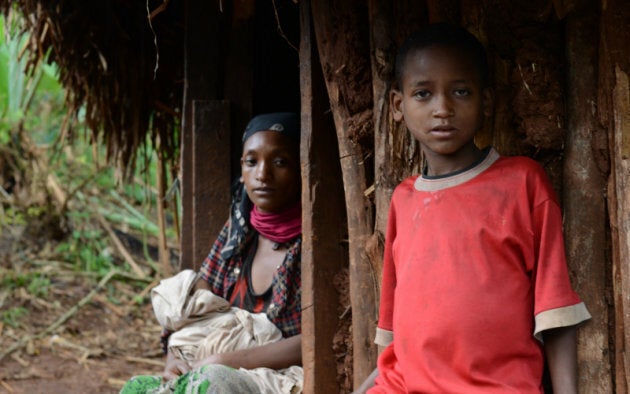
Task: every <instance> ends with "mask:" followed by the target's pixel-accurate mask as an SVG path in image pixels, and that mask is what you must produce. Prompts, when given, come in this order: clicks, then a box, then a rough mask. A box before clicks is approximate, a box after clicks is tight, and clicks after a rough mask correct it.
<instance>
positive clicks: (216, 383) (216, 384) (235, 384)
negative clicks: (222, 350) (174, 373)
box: [120, 364, 260, 394]
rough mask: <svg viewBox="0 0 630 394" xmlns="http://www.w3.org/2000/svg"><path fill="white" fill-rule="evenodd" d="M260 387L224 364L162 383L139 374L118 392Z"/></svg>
mask: <svg viewBox="0 0 630 394" xmlns="http://www.w3.org/2000/svg"><path fill="white" fill-rule="evenodd" d="M259 391H260V389H259V388H258V385H257V384H256V383H255V382H254V380H253V379H252V378H251V377H249V376H248V375H247V374H245V373H243V372H241V371H239V370H238V369H233V368H230V367H226V366H224V365H217V364H213V365H204V366H203V367H200V368H198V369H195V370H193V371H190V372H188V373H186V374H184V375H181V376H180V377H178V378H177V379H173V380H171V381H168V382H163V381H162V377H161V376H147V375H140V376H134V377H133V378H131V379H130V380H129V381H128V382H127V383H126V384H125V386H124V387H123V388H122V389H121V390H120V394H166V393H169V394H171V393H174V394H206V393H207V394H247V393H258V392H259Z"/></svg>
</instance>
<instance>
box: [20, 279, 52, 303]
mask: <svg viewBox="0 0 630 394" xmlns="http://www.w3.org/2000/svg"><path fill="white" fill-rule="evenodd" d="M49 288H50V279H48V278H47V277H45V276H35V277H33V278H32V279H31V283H29V284H28V286H27V288H26V290H28V292H29V293H30V294H32V295H34V296H35V297H40V298H43V297H46V296H47V295H48V289H49Z"/></svg>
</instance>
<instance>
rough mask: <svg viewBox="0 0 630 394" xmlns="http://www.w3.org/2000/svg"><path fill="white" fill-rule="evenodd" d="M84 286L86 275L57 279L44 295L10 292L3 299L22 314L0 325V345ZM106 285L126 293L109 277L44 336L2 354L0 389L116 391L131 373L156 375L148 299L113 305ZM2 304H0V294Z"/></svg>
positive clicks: (158, 358)
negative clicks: (16, 324) (25, 311)
mask: <svg viewBox="0 0 630 394" xmlns="http://www.w3.org/2000/svg"><path fill="white" fill-rule="evenodd" d="M92 287H93V281H89V280H86V279H84V280H72V281H70V282H66V281H60V282H59V283H56V284H55V285H54V287H51V288H50V289H49V292H50V294H49V297H47V299H45V300H44V299H39V298H34V297H32V296H30V295H29V294H27V293H26V292H22V291H17V292H16V293H17V294H15V295H14V297H12V299H11V300H10V304H12V305H17V304H20V305H23V306H25V307H26V308H27V309H28V310H29V312H30V313H29V314H28V316H26V317H25V318H24V319H21V325H20V327H19V328H14V327H10V326H7V324H2V325H0V331H1V334H2V336H1V340H0V349H2V351H5V350H6V349H8V348H9V347H10V346H11V345H13V344H14V343H16V342H18V341H19V340H20V339H22V338H24V337H25V336H26V335H34V334H37V333H38V332H41V331H43V330H45V329H46V327H48V326H49V325H50V324H52V323H53V322H54V321H56V320H57V319H58V318H59V317H60V316H62V315H63V314H64V313H66V311H68V310H70V309H71V308H72V307H73V306H75V305H77V303H78V302H79V301H80V299H81V298H82V297H85V296H86V295H87V294H88V293H89V292H90V291H91V290H92ZM124 287H128V288H127V289H125V290H123V288H124ZM107 290H110V291H114V292H120V293H122V292H123V291H127V292H129V294H130V295H131V293H132V292H133V291H134V289H133V288H131V287H130V286H129V285H127V284H125V283H120V282H117V283H113V285H112V286H111V288H110V289H103V291H102V293H97V294H96V295H95V296H94V297H93V298H92V301H90V302H88V303H87V304H85V305H84V306H83V307H82V308H80V309H79V310H78V312H77V313H76V315H74V316H72V317H71V318H69V319H68V320H67V321H66V322H65V323H64V324H62V325H61V326H60V327H59V328H58V329H57V330H55V331H54V332H53V333H52V334H49V335H46V336H44V337H43V338H41V339H35V340H31V341H27V342H26V344H25V345H24V346H22V347H20V348H19V349H17V350H16V351H15V352H13V353H11V354H10V355H8V356H6V357H5V358H4V359H3V360H2V361H0V393H1V392H6V393H92V392H94V393H117V392H118V391H119V390H120V388H121V387H122V385H123V384H124V382H125V380H126V379H128V378H129V377H130V376H132V375H134V374H156V373H160V371H161V370H162V368H161V364H162V360H163V356H162V353H161V350H160V346H159V335H160V330H161V329H160V327H159V325H158V324H157V322H156V321H155V319H154V317H153V311H152V309H151V305H150V303H149V302H148V301H147V300H146V299H145V301H144V302H143V303H141V304H140V305H137V304H135V303H133V301H132V302H131V303H129V302H127V303H121V304H120V305H115V304H114V303H113V302H112V301H110V300H108V297H107V295H106V292H107ZM120 293H119V298H124V297H120V295H121V294H120ZM132 300H133V298H132ZM4 303H5V307H3V310H5V309H6V303H7V300H5V302H4Z"/></svg>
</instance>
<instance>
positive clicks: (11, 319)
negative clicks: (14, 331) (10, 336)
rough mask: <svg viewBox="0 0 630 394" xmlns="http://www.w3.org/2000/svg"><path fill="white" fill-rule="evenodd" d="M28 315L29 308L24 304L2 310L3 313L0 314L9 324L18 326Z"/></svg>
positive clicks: (3, 320) (1, 319)
mask: <svg viewBox="0 0 630 394" xmlns="http://www.w3.org/2000/svg"><path fill="white" fill-rule="evenodd" d="M27 315H28V309H26V308H24V307H23V306H18V307H14V308H11V309H9V310H6V311H4V312H2V314H0V321H2V322H3V323H4V324H6V325H7V326H11V327H13V328H18V327H19V326H20V321H21V320H22V319H23V318H24V317H26V316H27Z"/></svg>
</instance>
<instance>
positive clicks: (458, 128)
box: [390, 46, 492, 156]
mask: <svg viewBox="0 0 630 394" xmlns="http://www.w3.org/2000/svg"><path fill="white" fill-rule="evenodd" d="M399 89H400V90H394V91H392V94H391V97H390V99H391V107H392V110H393V115H394V119H395V120H396V121H400V120H404V121H405V124H406V126H407V128H408V129H409V131H410V132H411V134H412V135H413V136H414V138H415V139H417V140H418V142H420V145H421V147H422V150H423V151H424V153H425V155H427V156H435V155H441V156H451V155H457V154H460V153H463V152H465V151H467V150H470V148H471V147H474V142H473V138H474V136H475V133H476V132H477V130H479V128H480V127H481V125H482V123H483V119H484V116H489V115H490V113H491V107H492V95H491V93H490V90H489V89H483V88H482V86H481V78H480V75H479V72H478V70H477V68H476V67H475V66H474V64H473V63H472V62H471V61H470V60H469V59H468V58H467V56H466V53H465V52H463V51H461V50H457V49H454V48H449V47H441V46H432V47H428V48H424V49H421V50H417V51H415V52H411V53H409V55H408V57H407V60H406V62H405V64H404V68H403V74H402V78H401V86H399Z"/></svg>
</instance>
